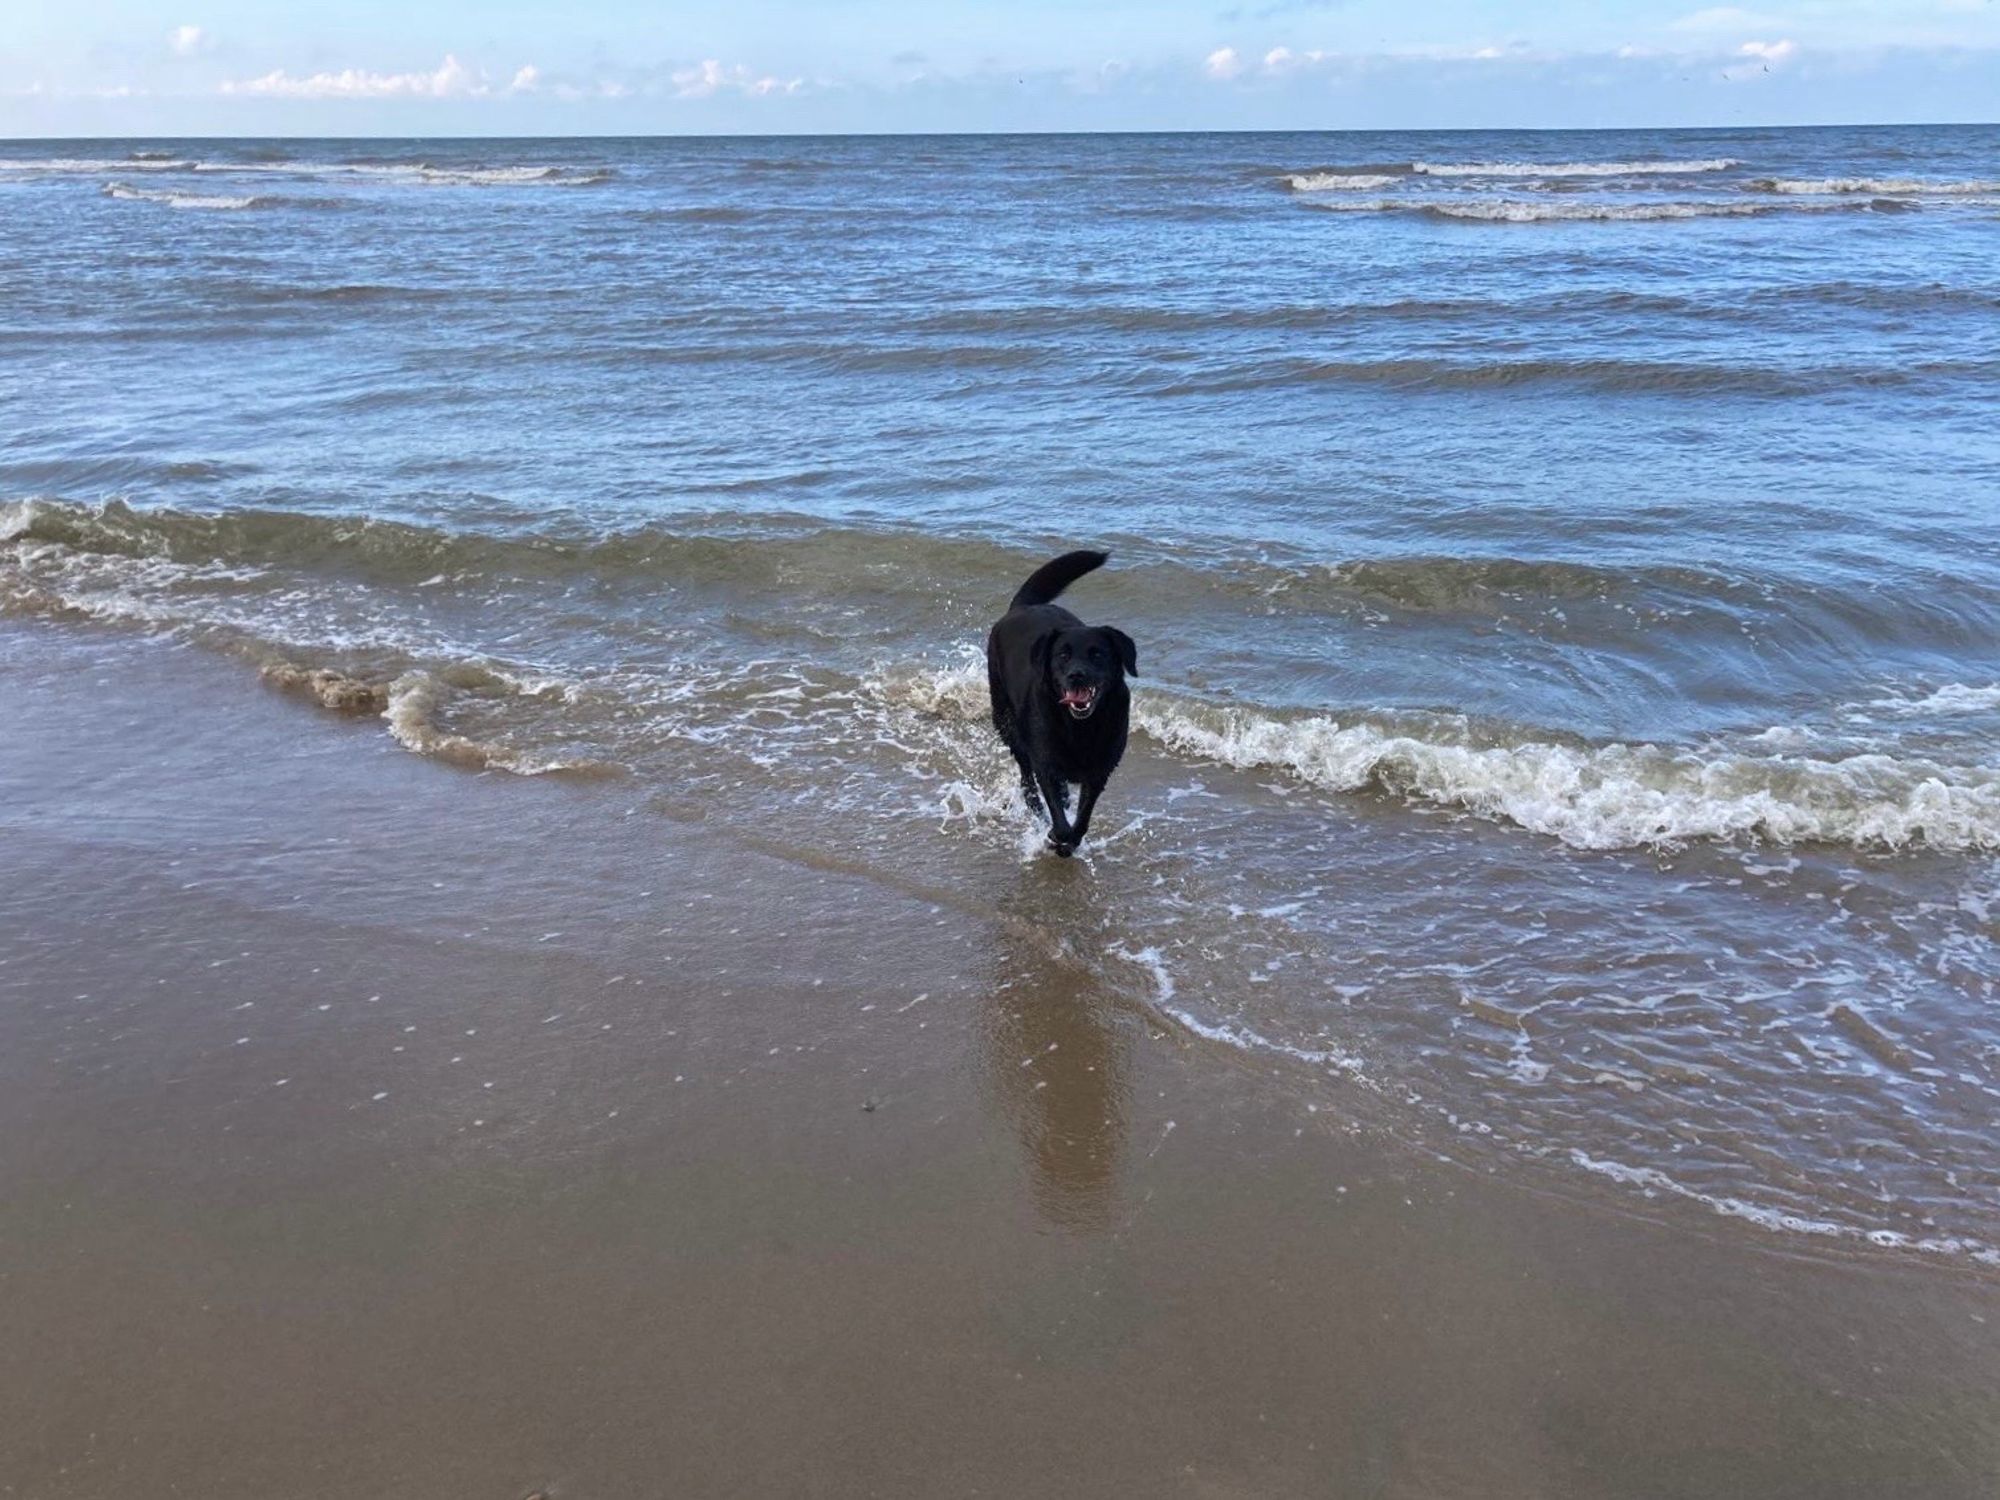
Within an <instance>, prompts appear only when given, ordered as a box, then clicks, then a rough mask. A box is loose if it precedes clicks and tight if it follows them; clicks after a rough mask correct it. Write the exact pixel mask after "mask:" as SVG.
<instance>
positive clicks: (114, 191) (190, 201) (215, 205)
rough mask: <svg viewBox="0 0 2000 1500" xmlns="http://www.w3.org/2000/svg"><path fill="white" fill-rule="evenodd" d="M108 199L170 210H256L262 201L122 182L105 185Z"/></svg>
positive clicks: (253, 198) (252, 198)
mask: <svg viewBox="0 0 2000 1500" xmlns="http://www.w3.org/2000/svg"><path fill="white" fill-rule="evenodd" d="M104 193H105V196H106V197H108V198H127V199H131V200H132V201H134V202H138V203H164V204H165V205H166V206H167V207H168V208H212V209H232V208H255V207H256V206H257V204H258V203H259V202H260V201H262V200H260V199H258V198H255V197H240V198H239V197H231V196H227V195H225V194H221V193H175V192H167V191H161V190H156V189H153V188H135V187H128V186H126V185H125V184H124V183H122V182H109V183H106V184H105V185H104Z"/></svg>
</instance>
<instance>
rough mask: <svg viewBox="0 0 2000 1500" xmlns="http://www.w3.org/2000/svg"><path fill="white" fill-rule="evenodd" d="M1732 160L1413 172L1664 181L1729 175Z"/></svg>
mask: <svg viewBox="0 0 2000 1500" xmlns="http://www.w3.org/2000/svg"><path fill="white" fill-rule="evenodd" d="M1736 165H1737V162H1736V160H1735V158H1733V157H1728V156H1715V157H1704V158H1702V159H1701V160H1698V161H1557V162H1533V161H1462V162H1440V161H1420V162H1418V163H1416V164H1415V166H1413V167H1412V168H1411V170H1412V171H1414V172H1418V173H1421V174H1422V175H1423V176H1425V177H1662V176H1679V175H1685V174H1688V173H1694V172H1726V171H1728V170H1729V168H1731V167H1733V166H1736Z"/></svg>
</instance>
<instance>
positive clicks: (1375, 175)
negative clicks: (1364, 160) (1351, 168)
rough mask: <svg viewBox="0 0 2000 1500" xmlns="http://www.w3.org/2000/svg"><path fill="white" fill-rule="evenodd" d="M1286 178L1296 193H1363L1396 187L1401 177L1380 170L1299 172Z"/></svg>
mask: <svg viewBox="0 0 2000 1500" xmlns="http://www.w3.org/2000/svg"><path fill="white" fill-rule="evenodd" d="M1286 180H1287V181H1289V182H1290V183H1291V185H1292V191H1293V192H1295V193H1363V192H1371V191H1374V190H1376V189H1380V188H1386V187H1394V186H1395V185H1396V184H1397V182H1399V181H1400V180H1401V179H1400V178H1396V177H1391V176H1386V175H1384V174H1382V173H1380V172H1298V173H1295V174H1293V175H1292V176H1291V177H1289V178H1287V179H1286Z"/></svg>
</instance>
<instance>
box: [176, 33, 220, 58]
mask: <svg viewBox="0 0 2000 1500" xmlns="http://www.w3.org/2000/svg"><path fill="white" fill-rule="evenodd" d="M213 43H214V39H213V38H212V37H210V36H209V34H208V33H207V32H206V31H204V30H202V29H201V27H199V26H176V27H175V28H174V29H173V30H172V31H170V32H168V33H167V50H168V51H169V52H171V53H173V55H174V56H175V57H193V56H194V55H195V54H196V53H197V52H206V51H207V50H208V49H209V47H210V46H212V45H213Z"/></svg>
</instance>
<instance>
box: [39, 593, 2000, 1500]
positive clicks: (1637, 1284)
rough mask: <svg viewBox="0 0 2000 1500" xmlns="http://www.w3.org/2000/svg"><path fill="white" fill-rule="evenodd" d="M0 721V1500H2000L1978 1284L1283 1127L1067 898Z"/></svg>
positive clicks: (206, 689) (523, 783) (228, 712)
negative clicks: (1045, 916) (1167, 1499)
mask: <svg viewBox="0 0 2000 1500" xmlns="http://www.w3.org/2000/svg"><path fill="white" fill-rule="evenodd" d="M0 703H4V706H5V714H4V723H0V959H4V963H3V964H0V1296H4V1299H5V1301H4V1305H5V1308H6V1337H5V1338H4V1339H0V1494H8V1495H21V1496H34V1497H97V1496H141V1495H144V1496H155V1495H160V1494H198V1495H201V1496H203V1497H204V1500H217V1497H235V1496H243V1497H257V1500H267V1497H276V1496H283V1497H318V1496H327V1497H335V1496H338V1497H343V1500H345V1497H351V1496H356V1495H371V1496H411V1497H457V1496H466V1497H473V1496H498V1497H519V1496H524V1495H527V1494H529V1493H531V1492H535V1491H538V1490H539V1491H545V1492H546V1493H548V1494H549V1495H551V1496H554V1497H558V1500H581V1497H586V1496H633V1495H676V1496H683V1495H684V1496H734V1495H743V1496H766V1495H770V1496H777V1495H784V1496H793V1495H797V1496H829V1497H832V1496H841V1497H844V1496H878V1495H879V1496H913V1497H915V1496H938V1495H980V1494H983V1495H993V1496H1040V1495H1048V1496H1057V1495H1065V1496H1067V1495H1079V1494H1081V1495H1148V1496H1151V1495H1174V1496H1189V1497H1201V1500H1222V1497H1229V1500H1236V1497H1249V1496H1259V1497H1262V1496H1295V1495H1296V1496H1307V1495H1310V1496H1321V1495H1337V1496H1343V1497H1345V1496H1385V1497H1452V1496H1465V1497H1480V1500H1496V1497H1515V1496H1518V1497H1523V1500H1527V1497H1536V1500H1543V1497H1558V1496H1578V1497H1603V1496H1619V1497H1623V1496H1635V1497H1636V1496H1647V1497H1652V1496H1689V1497H1694V1496H1725V1495H1745V1496H1752V1495H1754V1496H1760V1497H1777V1496H1798V1497H1802V1500H1803V1497H1812V1500H1828V1497H1840V1496H1855V1497H1863V1496H1866V1497H1870V1500H1877V1497H1883V1496H1897V1495H1912V1496H1917V1495H1921V1496H1926V1497H1934V1500H1935V1497H1953V1496H1967V1497H1972V1496H1981V1497H1984V1496H1990V1495H1992V1494H1993V1493H1995V1492H1996V1490H1997V1489H2000V1282H1996V1279H1995V1278H1994V1276H1993V1274H1992V1273H1991V1272H1982V1271H1979V1270H1976V1269H1969V1268H1966V1267H1963V1266H1959V1265H1953V1264H1949V1263H1943V1262H1937V1261H1932V1260H1929V1259H1925V1258H1919V1257H1913V1256H1908V1255H1901V1256H1897V1255H1877V1254H1873V1253H1868V1252H1853V1251H1840V1252H1837V1253H1836V1252H1826V1253H1819V1252H1813V1253H1805V1252H1802V1251H1801V1250H1800V1249H1799V1248H1798V1247H1797V1246H1796V1245H1795V1244H1792V1243H1788V1242H1786V1241H1784V1240H1782V1239H1779V1238H1778V1237H1775V1236H1770V1235H1766V1234H1763V1233H1762V1232H1760V1231H1758V1230H1757V1229H1755V1228H1754V1227H1751V1226H1747V1225H1743V1224H1741V1223H1734V1222H1730V1221H1726V1220H1721V1219H1715V1218H1713V1217H1712V1216H1706V1215H1703V1214H1700V1213H1699V1212H1698V1211H1694V1210H1691V1209H1687V1210H1686V1211H1682V1210H1683V1209H1685V1206H1684V1205H1683V1206H1678V1207H1677V1206H1674V1205H1659V1206H1658V1208H1657V1217H1655V1216H1654V1212H1655V1210H1654V1208H1653V1207H1652V1206H1649V1205H1647V1204H1646V1203H1645V1202H1644V1200H1642V1199H1638V1198H1636V1197H1633V1196H1631V1195H1629V1194H1626V1193H1623V1192H1620V1191H1617V1190H1614V1189H1612V1188H1611V1187H1609V1186H1606V1187H1605V1188H1604V1190H1603V1191H1601V1192H1596V1191H1580V1192H1553V1191H1550V1190H1548V1187H1547V1185H1546V1184H1543V1183H1541V1182H1539V1181H1538V1180H1536V1179H1534V1178H1533V1177H1531V1176H1527V1175H1515V1176H1511V1177H1508V1178H1506V1179H1504V1180H1503V1178H1502V1177H1501V1176H1499V1175H1494V1174H1491V1173H1487V1172H1481V1171H1472V1170H1467V1169H1466V1168H1464V1167H1461V1166H1455V1165H1452V1164H1450V1163H1448V1162H1445V1161H1442V1160H1439V1159H1437V1158H1436V1156H1435V1154H1434V1153H1432V1152H1430V1151H1428V1150H1426V1149H1424V1148H1422V1147H1420V1146H1418V1145H1414V1144H1411V1143H1410V1142H1409V1141H1407V1140H1405V1139H1403V1138H1399V1137H1398V1136H1397V1135H1396V1133H1395V1132H1394V1131H1393V1130H1390V1129H1386V1128H1384V1127H1383V1125H1382V1122H1381V1120H1380V1118H1379V1115H1380V1111H1379V1109H1378V1108H1377V1107H1376V1106H1375V1105H1374V1104H1372V1103H1370V1102H1369V1101H1367V1100H1363V1099H1360V1098H1358V1097H1357V1098H1356V1099H1355V1100H1354V1101H1353V1108H1352V1109H1351V1110H1349V1109H1342V1108H1328V1107H1325V1106H1320V1107H1317V1108H1316V1109H1308V1108H1307V1107H1306V1106H1304V1105H1302V1104H1301V1103H1300V1102H1299V1100H1298V1098H1297V1096H1296V1094H1294V1093H1293V1092H1291V1091H1289V1090H1287V1089H1284V1088H1282V1087H1279V1086H1277V1085H1276V1084H1275V1083H1274V1082H1273V1080H1272V1079H1271V1078H1269V1077H1268V1076H1267V1075H1266V1074H1265V1073H1264V1072H1263V1071H1261V1069H1260V1067H1259V1066H1258V1065H1255V1064H1253V1063H1251V1062H1248V1061H1246V1060H1245V1059H1244V1058H1243V1057H1242V1056H1241V1055H1240V1054H1236V1053H1233V1052H1230V1051H1228V1050H1227V1049H1223V1048H1219V1047H1214V1046H1210V1045H1208V1044H1206V1043H1203V1042H1201V1041H1200V1040H1199V1039H1198V1038H1192V1037H1189V1036H1187V1035H1185V1034H1183V1033H1180V1032H1178V1031H1175V1030H1173V1029H1171V1028H1168V1027H1166V1026H1163V1025H1162V1024H1161V1023H1160V1022H1159V1020H1158V1019H1157V1018H1155V1017H1152V1016H1149V1015H1148V1014H1147V1013H1146V1012H1145V1010H1144V1009H1143V1007H1140V1006H1138V1005H1135V1004H1133V1003H1132V1002H1130V1001H1129V1000H1122V999H1120V998H1119V996H1120V995H1121V994H1124V993H1126V992H1127V991H1126V990H1124V989H1122V988H1121V987H1119V986H1116V985H1112V984H1108V983H1106V982H1104V979H1105V976H1104V975H1103V973H1102V972H1101V971H1102V970H1103V969H1104V967H1105V966H1106V965H1115V964H1117V962H1118V961H1117V960H1115V959H1110V958H1106V957H1105V956H1104V955H1102V954H1099V953H1088V952H1074V951H1073V952H1070V953H1067V954H1065V953H1057V952H1052V951H1050V948H1049V946H1048V945H1047V944H1045V943H1041V942H1038V940H1037V938H1038V935H1037V931H1036V926H1035V922H1034V920H1033V913H1034V912H1035V911H1037V910H1038V909H1040V906H1041V903H1043V902H1045V901H1046V900H1047V899H1048V892H1049V888H1050V886H1051V885H1052V884H1054V883H1059V882H1060V883H1064V884H1063V885H1062V887H1061V889H1062V890H1063V891H1065V892H1067V893H1070V894H1073V895H1074V898H1075V899H1076V900H1077V901H1088V900H1089V897H1090V890H1091V877H1090V874H1089V872H1088V870H1087V869H1084V868H1082V867H1080V866H1076V865H1059V864H1057V863H1056V862H1054V861H1042V862H1038V863H1035V864H1031V865H1027V866H1023V867H1022V868H1020V870H1019V871H1018V873H1017V874H1008V875H1006V876H1005V877H1004V878H1005V879H1006V880H1009V881H1015V882H1018V890H1017V891H1016V892H1015V893H1014V894H1013V895H1012V896H1010V895H1009V894H1007V893H1006V892H1004V891H1003V892H1002V894H1001V895H1000V897H999V899H997V900H995V899H992V888H991V886H990V884H988V883H984V882H982V883H980V884H978V885H977V886H975V885H974V884H973V883H972V882H971V881H970V880H968V885H967V887H966V889H965V890H962V891H954V890H932V889H925V888H922V887H921V886H918V885H915V884H914V883H912V882H909V881H904V880H899V879H898V878H897V877H896V876H895V875H894V874H893V872H892V873H882V872H879V871H869V870H864V869H859V868H854V869H850V868H841V867H830V866H829V862H828V861H826V860H824V859H817V858H807V857H805V856H803V855H800V854H798V853H797V852H795V851H788V850H786V849H784V848H783V847H780V846H776V845H774V844H773V843H772V842H771V841H769V840H767V839H765V838H762V837H760V836H759V833H758V830H757V827H756V820H755V815H754V809H751V810H743V809H736V808H731V807H729V806H727V805H717V806H714V807H712V808H711V809H710V810H709V812H708V815H707V816H705V817H700V818H690V817H687V816H685V815H681V816H675V817H668V816H664V815H662V813H661V812H660V811H659V810H658V809H657V807H656V806H655V805H654V804H653V803H652V802H651V801H650V800H649V790H648V789H647V788H645V787H644V786H642V785H639V784H637V783H636V782H635V781H634V780H632V779H629V778H628V779H625V780H622V781H610V782H594V783H579V782H574V781H570V782H564V781H561V780H557V779H553V778H544V779H539V780H523V779H519V778H512V777H507V776H504V775H499V774H489V775H484V776H476V775H471V774H467V773H465V772H463V771H458V770H454V769H452V768H450V767H446V766H441V765H438V764H435V763H431V762H427V761H424V760H421V759H418V758H416V757H412V756H409V755H406V754H404V753H403V752H401V751H398V750H397V749H395V748H394V747H393V745H392V744H391V743H390V742H389V741H388V740H387V739H386V737H385V736H384V735H383V734H382V732H381V729H380V726H379V725H378V724H376V723H374V722H372V721H370V720H367V719H351V718H343V717H341V716H339V715H336V714H331V713H326V712H321V711H318V710H314V709H310V708H305V707H302V706H301V705H300V704H299V703H298V702H297V701H296V700H293V699H288V698H284V697H281V696H279V695H277V694H274V693H271V692H268V691H264V690H261V689H259V688H258V687H256V686H255V685H254V684H253V683H250V682H248V681H246V679H245V677H244V675H243V674H242V673H241V672H240V671H238V670H236V669H234V668H233V667H231V666H230V665H228V664H226V663H223V662H219V661H216V660H214V659H212V658H208V657H204V656H202V655H200V654H198V653H195V652H190V651H185V650H175V649H172V648H169V647H165V646H162V645H159V644H157V643H147V642H138V641H130V640H124V639H119V638H114V637H112V636H109V635H98V634H93V633H83V632H76V631H72V630H65V629H61V628H57V627H50V626H44V625H23V624H0ZM974 891H976V892H977V895H976V897H975V896H973V895H971V894H968V893H970V892H974ZM1125 977H1129V976H1125Z"/></svg>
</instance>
